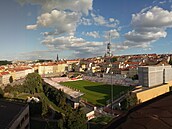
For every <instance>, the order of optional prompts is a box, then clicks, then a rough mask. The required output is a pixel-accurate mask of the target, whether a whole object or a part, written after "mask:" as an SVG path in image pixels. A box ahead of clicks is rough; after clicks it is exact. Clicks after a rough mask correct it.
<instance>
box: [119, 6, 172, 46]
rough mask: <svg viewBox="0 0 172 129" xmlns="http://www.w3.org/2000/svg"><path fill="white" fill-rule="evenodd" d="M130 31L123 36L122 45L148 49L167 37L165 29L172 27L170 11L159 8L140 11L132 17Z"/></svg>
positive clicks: (171, 12)
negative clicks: (124, 39) (153, 43)
mask: <svg viewBox="0 0 172 129" xmlns="http://www.w3.org/2000/svg"><path fill="white" fill-rule="evenodd" d="M131 25H132V27H133V30H132V31H129V32H128V33H126V34H125V38H126V41H124V42H123V44H122V45H124V46H128V47H129V48H130V47H142V48H146V47H149V46H150V44H151V43H152V42H155V41H157V40H158V39H160V38H165V37H166V36H167V32H166V29H167V28H171V27H172V11H168V10H164V9H162V8H160V7H157V6H155V7H153V8H150V9H149V10H147V9H145V12H144V11H143V10H142V11H141V12H140V13H137V14H133V15H132V21H131Z"/></svg>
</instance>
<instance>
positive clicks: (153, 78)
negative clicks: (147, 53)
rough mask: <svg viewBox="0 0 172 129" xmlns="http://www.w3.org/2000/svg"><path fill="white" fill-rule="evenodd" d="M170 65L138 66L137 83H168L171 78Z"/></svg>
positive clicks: (148, 84) (152, 84) (145, 84)
mask: <svg viewBox="0 0 172 129" xmlns="http://www.w3.org/2000/svg"><path fill="white" fill-rule="evenodd" d="M171 73H172V67H171V65H167V66H141V67H139V68H138V74H139V84H140V85H142V86H145V87H152V86H157V85H161V84H164V83H168V82H169V81H171V80H172V74H171Z"/></svg>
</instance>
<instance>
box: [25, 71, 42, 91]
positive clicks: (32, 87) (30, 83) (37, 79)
mask: <svg viewBox="0 0 172 129" xmlns="http://www.w3.org/2000/svg"><path fill="white" fill-rule="evenodd" d="M24 86H25V87H27V88H28V89H29V92H30V93H31V94H34V93H40V92H42V91H43V89H42V78H41V76H40V75H39V74H38V73H29V74H28V75H27V76H26V79H25V81H24Z"/></svg>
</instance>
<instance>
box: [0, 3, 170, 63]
mask: <svg viewBox="0 0 172 129" xmlns="http://www.w3.org/2000/svg"><path fill="white" fill-rule="evenodd" d="M0 17H1V21H0V23H1V24H0V28H1V29H0V35H1V38H0V45H1V50H0V59H8V60H23V59H24V60H34V59H56V55H57V53H58V55H59V58H67V59H70V58H82V57H90V56H103V55H104V53H105V51H106V44H107V42H108V33H109V32H110V33H111V38H112V42H111V44H112V53H113V54H114V55H121V54H138V53H139V54H141V53H172V45H171V44H172V30H171V27H172V0H164V1H158V0H149V1H146V0H144V1H137V0H131V1H127V0H122V1H121V0H116V1H113V0H107V1H103V0H70V2H69V0H64V1H61V0H2V2H1V4H0Z"/></svg>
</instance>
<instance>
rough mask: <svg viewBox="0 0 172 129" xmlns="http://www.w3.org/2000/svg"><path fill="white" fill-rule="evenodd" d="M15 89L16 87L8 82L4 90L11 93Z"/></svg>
mask: <svg viewBox="0 0 172 129" xmlns="http://www.w3.org/2000/svg"><path fill="white" fill-rule="evenodd" d="M13 90H14V88H13V87H12V86H11V85H9V84H8V85H7V86H6V87H5V89H4V92H8V93H10V92H11V91H13Z"/></svg>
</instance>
